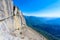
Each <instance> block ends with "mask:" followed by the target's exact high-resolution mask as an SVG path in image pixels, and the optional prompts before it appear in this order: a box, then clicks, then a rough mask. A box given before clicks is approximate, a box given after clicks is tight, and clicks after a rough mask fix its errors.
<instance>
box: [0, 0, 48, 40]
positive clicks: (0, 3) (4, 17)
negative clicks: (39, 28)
mask: <svg viewBox="0 0 60 40" xmlns="http://www.w3.org/2000/svg"><path fill="white" fill-rule="evenodd" d="M0 40H47V39H46V38H45V37H44V36H42V35H40V34H39V33H37V32H36V31H34V30H33V29H31V28H29V27H28V26H27V25H26V22H25V19H24V17H23V15H22V12H21V11H19V10H18V9H17V7H15V8H14V10H13V2H12V0H0Z"/></svg>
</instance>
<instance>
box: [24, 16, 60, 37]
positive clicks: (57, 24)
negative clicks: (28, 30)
mask: <svg viewBox="0 0 60 40" xmlns="http://www.w3.org/2000/svg"><path fill="white" fill-rule="evenodd" d="M24 17H25V19H26V23H27V25H28V26H31V27H33V28H35V29H38V30H40V29H41V30H44V31H46V32H48V33H50V34H52V35H54V36H56V37H58V38H60V18H52V19H51V18H50V19H49V18H44V17H34V16H24Z"/></svg>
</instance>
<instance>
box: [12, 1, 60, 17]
mask: <svg viewBox="0 0 60 40" xmlns="http://www.w3.org/2000/svg"><path fill="white" fill-rule="evenodd" d="M13 1H14V5H16V6H17V7H18V8H19V9H20V10H21V11H22V12H23V14H24V15H27V16H39V17H60V0H13Z"/></svg>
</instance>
